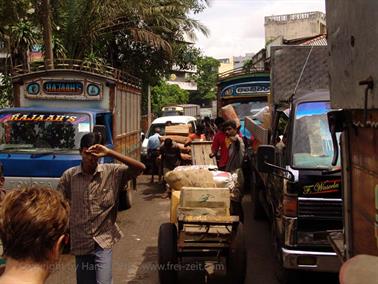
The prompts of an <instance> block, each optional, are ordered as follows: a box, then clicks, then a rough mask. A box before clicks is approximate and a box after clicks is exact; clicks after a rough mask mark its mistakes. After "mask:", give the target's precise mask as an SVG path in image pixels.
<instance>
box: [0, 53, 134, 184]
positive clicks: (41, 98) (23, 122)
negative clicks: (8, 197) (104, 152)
mask: <svg viewBox="0 0 378 284" xmlns="http://www.w3.org/2000/svg"><path fill="white" fill-rule="evenodd" d="M54 66H55V69H45V66H44V64H43V63H42V64H36V65H32V66H31V69H30V70H23V69H17V68H16V69H15V74H13V77H12V82H13V90H14V98H15V100H14V105H15V106H16V107H14V108H8V109H3V110H1V111H0V133H1V135H0V137H1V139H0V161H1V162H2V163H3V165H4V174H5V180H6V184H5V187H6V188H8V189H12V188H17V187H20V186H24V185H30V184H36V185H41V186H46V187H50V188H55V187H56V185H57V183H58V181H59V178H60V176H61V175H62V173H63V172H64V171H65V170H66V169H68V168H70V167H73V166H77V165H79V164H80V161H81V156H80V153H79V148H80V140H81V137H82V136H83V135H85V134H86V133H89V132H92V131H96V132H99V133H101V135H102V136H103V143H104V144H105V145H106V146H107V147H109V148H113V149H114V150H116V151H118V152H120V153H122V154H124V155H128V156H130V157H132V158H134V159H140V138H139V134H140V125H139V123H140V97H141V87H140V81H139V80H138V79H137V78H135V77H132V76H130V75H128V74H125V73H122V72H121V71H119V70H116V69H113V68H111V67H106V66H103V67H102V68H101V69H95V68H92V66H90V65H88V64H84V63H81V62H79V61H75V62H72V61H69V60H59V61H56V62H55V64H54ZM100 162H104V163H106V162H111V159H110V158H104V159H101V160H100ZM134 184H135V182H134Z"/></svg>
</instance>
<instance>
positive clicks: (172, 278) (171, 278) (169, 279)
mask: <svg viewBox="0 0 378 284" xmlns="http://www.w3.org/2000/svg"><path fill="white" fill-rule="evenodd" d="M158 262H159V280H160V283H161V284H173V283H177V271H176V270H175V266H176V264H177V263H178V260H177V228H176V225H175V224H172V223H164V224H162V225H160V229H159V236H158Z"/></svg>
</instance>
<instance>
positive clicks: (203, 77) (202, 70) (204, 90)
mask: <svg viewBox="0 0 378 284" xmlns="http://www.w3.org/2000/svg"><path fill="white" fill-rule="evenodd" d="M219 65H220V63H219V61H218V60H216V59H215V58H212V57H207V56H206V57H200V58H199V59H198V61H197V74H195V75H193V79H194V80H195V81H196V83H197V92H195V93H194V94H193V96H192V98H191V102H193V103H199V104H202V103H209V102H210V101H211V100H214V99H216V92H217V90H216V86H217V77H218V67H219Z"/></svg>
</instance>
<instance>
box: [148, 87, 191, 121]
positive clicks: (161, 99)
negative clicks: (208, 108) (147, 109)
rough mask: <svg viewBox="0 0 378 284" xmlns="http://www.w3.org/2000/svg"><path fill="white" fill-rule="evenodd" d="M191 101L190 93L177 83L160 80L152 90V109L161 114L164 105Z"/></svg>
mask: <svg viewBox="0 0 378 284" xmlns="http://www.w3.org/2000/svg"><path fill="white" fill-rule="evenodd" d="M188 101H189V93H188V92H187V91H185V90H182V89H181V88H180V87H179V86H177V85H170V84H168V83H166V82H165V81H160V82H159V83H158V84H157V85H156V86H154V87H153V88H152V90H151V103H152V111H153V113H155V114H160V113H161V109H162V107H164V106H168V105H175V104H186V103H188Z"/></svg>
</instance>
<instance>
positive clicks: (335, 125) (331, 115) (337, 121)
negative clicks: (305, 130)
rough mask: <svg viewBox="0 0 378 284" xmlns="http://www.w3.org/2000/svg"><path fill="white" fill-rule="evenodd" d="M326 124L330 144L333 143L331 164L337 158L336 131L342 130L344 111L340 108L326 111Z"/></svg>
mask: <svg viewBox="0 0 378 284" xmlns="http://www.w3.org/2000/svg"><path fill="white" fill-rule="evenodd" d="M327 116H328V126H329V131H330V132H331V137H332V144H333V158H332V166H335V165H336V164H337V160H338V158H339V146H338V144H337V138H336V132H342V131H343V128H344V122H345V113H344V111H342V110H334V111H330V112H328V113H327Z"/></svg>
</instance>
